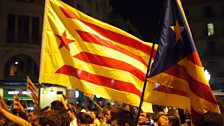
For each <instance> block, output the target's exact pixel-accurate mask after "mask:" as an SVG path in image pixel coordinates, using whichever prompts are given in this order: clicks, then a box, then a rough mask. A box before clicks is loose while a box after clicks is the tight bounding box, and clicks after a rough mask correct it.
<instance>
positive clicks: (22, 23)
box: [0, 0, 140, 107]
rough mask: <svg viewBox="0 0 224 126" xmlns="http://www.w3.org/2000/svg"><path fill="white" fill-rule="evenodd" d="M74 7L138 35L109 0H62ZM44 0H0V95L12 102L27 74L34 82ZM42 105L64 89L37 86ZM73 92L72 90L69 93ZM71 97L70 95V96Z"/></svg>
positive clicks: (20, 89) (23, 87) (27, 98)
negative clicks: (114, 10) (115, 11)
mask: <svg viewBox="0 0 224 126" xmlns="http://www.w3.org/2000/svg"><path fill="white" fill-rule="evenodd" d="M64 2H66V3H68V4H69V5H71V6H74V7H75V8H77V9H78V10H80V11H82V12H84V13H86V14H87V15H89V16H92V17H94V18H96V19H98V20H101V21H105V22H107V23H109V24H112V25H115V24H116V26H118V27H120V28H122V29H123V30H126V31H128V32H130V33H135V34H136V35H140V34H139V33H138V32H137V30H136V29H135V28H134V27H133V26H132V25H131V23H130V22H129V21H128V20H125V19H123V18H122V16H121V15H120V14H119V13H113V9H112V7H111V6H110V3H109V0H64ZM44 3H45V1H44V0H0V19H1V23H0V57H1V62H0V95H1V96H3V98H4V99H5V100H6V102H7V103H8V104H10V105H11V104H12V100H13V93H17V94H18V95H19V97H20V98H21V99H22V100H23V101H26V102H27V101H29V102H30V101H31V98H29V97H26V95H24V94H25V93H26V92H25V91H26V79H27V76H29V77H30V78H31V80H32V81H33V82H35V84H36V86H37V87H39V86H38V77H39V67H40V51H41V40H42V38H41V36H42V27H43V14H44ZM39 92H40V95H41V98H40V99H41V100H40V102H42V103H41V105H42V107H44V106H46V105H49V104H50V101H48V100H49V94H51V95H52V94H55V97H54V96H53V95H52V96H51V99H50V100H51V101H52V100H54V99H57V97H58V96H59V95H61V94H65V93H66V88H65V87H64V88H62V87H58V86H53V85H46V86H45V87H40V88H39ZM73 94H74V93H73ZM80 94H81V93H80ZM71 98H73V99H74V96H71Z"/></svg>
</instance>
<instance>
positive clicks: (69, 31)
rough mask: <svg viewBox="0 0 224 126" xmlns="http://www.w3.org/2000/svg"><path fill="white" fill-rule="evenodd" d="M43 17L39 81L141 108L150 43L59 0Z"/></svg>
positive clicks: (50, 0)
mask: <svg viewBox="0 0 224 126" xmlns="http://www.w3.org/2000/svg"><path fill="white" fill-rule="evenodd" d="M45 18H46V20H45V23H44V31H43V42H42V52H41V69H40V78H39V82H40V83H50V84H58V85H62V86H66V87H72V88H76V89H78V90H80V91H82V92H86V93H89V94H94V95H99V96H101V97H103V98H107V99H112V100H116V101H120V102H124V103H127V104H131V105H135V106H139V102H140V97H141V93H142V89H143V84H144V80H145V76H146V71H147V66H148V62H149V59H150V58H149V57H150V52H151V50H152V43H149V42H144V41H142V40H140V39H138V38H136V37H134V36H132V35H130V34H129V33H127V32H125V31H123V30H121V29H118V28H116V27H113V26H111V25H109V24H107V23H104V22H101V21H99V20H96V19H94V18H92V17H89V16H87V15H85V14H84V13H82V12H80V11H78V10H76V9H75V8H73V7H70V6H69V5H67V4H65V3H63V2H61V1H58V0H49V1H48V2H47V9H46V16H45ZM154 54H155V52H154Z"/></svg>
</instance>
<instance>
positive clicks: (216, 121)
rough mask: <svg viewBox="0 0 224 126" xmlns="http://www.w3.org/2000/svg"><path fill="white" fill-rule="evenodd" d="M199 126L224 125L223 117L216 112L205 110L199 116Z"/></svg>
mask: <svg viewBox="0 0 224 126" xmlns="http://www.w3.org/2000/svg"><path fill="white" fill-rule="evenodd" d="M201 126H224V122H223V118H222V116H221V115H220V114H218V113H214V112H207V113H205V114H204V115H203V116H202V118H201Z"/></svg>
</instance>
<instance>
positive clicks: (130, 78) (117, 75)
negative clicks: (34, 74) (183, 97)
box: [42, 55, 143, 90]
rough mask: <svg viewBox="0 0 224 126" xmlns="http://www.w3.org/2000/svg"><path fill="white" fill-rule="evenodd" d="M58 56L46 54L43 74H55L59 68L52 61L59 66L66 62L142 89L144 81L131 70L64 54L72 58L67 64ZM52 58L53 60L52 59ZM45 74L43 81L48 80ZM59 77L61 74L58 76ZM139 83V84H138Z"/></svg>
mask: <svg viewBox="0 0 224 126" xmlns="http://www.w3.org/2000/svg"><path fill="white" fill-rule="evenodd" d="M58 57H59V56H57V55H55V57H53V56H49V55H46V56H45V60H46V61H45V64H44V65H45V71H46V73H43V74H47V73H48V74H52V75H51V76H53V75H54V74H55V72H56V70H57V69H55V66H54V65H53V64H50V63H51V62H53V63H55V64H58V65H57V66H62V65H63V64H66V65H70V66H74V67H75V68H78V69H80V70H84V71H87V72H89V73H92V74H95V73H96V71H97V75H101V76H105V77H109V78H114V79H116V80H121V81H125V82H130V83H134V84H136V86H137V87H138V89H141V90H142V84H143V82H142V81H141V80H139V79H138V78H137V77H135V76H134V75H132V74H130V73H129V72H126V71H122V70H117V69H112V68H108V67H102V66H98V65H93V64H88V63H85V62H83V61H80V60H78V59H74V58H72V57H71V56H66V55H64V59H65V60H71V61H69V63H68V64H67V62H66V61H63V59H59V58H58ZM51 60H53V61H51ZM59 68H60V67H58V69H59ZM93 68H94V69H93ZM99 71H100V72H99ZM108 71H110V72H108ZM45 76H46V75H45ZM45 76H43V77H42V78H43V79H42V82H44V81H47V80H48V79H47V77H45ZM44 78H46V79H44ZM57 78H58V79H59V78H60V76H58V77H57ZM52 81H56V80H55V79H54V78H53V79H52ZM62 82H63V81H62ZM137 84H139V85H137Z"/></svg>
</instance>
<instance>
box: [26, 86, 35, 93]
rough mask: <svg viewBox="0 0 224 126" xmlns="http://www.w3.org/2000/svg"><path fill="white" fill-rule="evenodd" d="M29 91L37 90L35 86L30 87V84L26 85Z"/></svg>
mask: <svg viewBox="0 0 224 126" xmlns="http://www.w3.org/2000/svg"><path fill="white" fill-rule="evenodd" d="M27 88H28V89H29V90H30V91H33V92H36V91H37V90H36V88H34V87H31V86H30V85H28V87H27Z"/></svg>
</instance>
